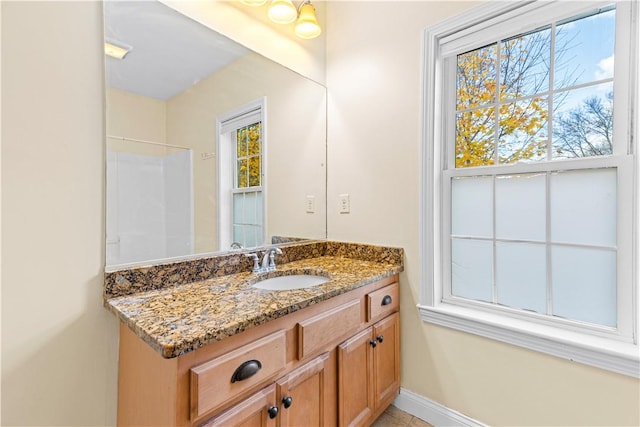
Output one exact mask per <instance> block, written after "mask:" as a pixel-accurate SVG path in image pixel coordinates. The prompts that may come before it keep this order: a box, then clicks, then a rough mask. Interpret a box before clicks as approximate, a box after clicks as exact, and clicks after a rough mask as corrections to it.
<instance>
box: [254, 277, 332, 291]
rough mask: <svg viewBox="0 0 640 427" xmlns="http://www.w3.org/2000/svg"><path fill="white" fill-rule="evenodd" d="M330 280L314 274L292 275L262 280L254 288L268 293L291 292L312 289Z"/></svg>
mask: <svg viewBox="0 0 640 427" xmlns="http://www.w3.org/2000/svg"><path fill="white" fill-rule="evenodd" d="M328 281H329V278H328V277H324V276H317V275H313V274H291V275H288V276H278V277H272V278H270V279H265V280H261V281H259V282H256V283H254V284H253V285H252V286H253V287H254V288H258V289H266V290H268V291H290V290H292V289H303V288H312V287H314V286H318V285H321V284H323V283H325V282H328Z"/></svg>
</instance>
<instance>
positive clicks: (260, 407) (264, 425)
mask: <svg viewBox="0 0 640 427" xmlns="http://www.w3.org/2000/svg"><path fill="white" fill-rule="evenodd" d="M275 403H276V386H275V384H272V385H270V386H269V387H267V388H264V389H262V390H260V391H259V392H257V393H256V394H253V395H251V396H250V397H247V398H246V399H245V400H243V401H242V402H240V403H238V404H237V405H235V406H232V407H231V408H229V409H227V410H226V411H224V412H222V413H221V414H219V415H217V416H215V417H213V418H211V419H210V420H209V421H207V422H206V423H204V424H203V425H202V427H275V426H276V420H277V418H276V415H277V414H278V407H277V406H276V405H275Z"/></svg>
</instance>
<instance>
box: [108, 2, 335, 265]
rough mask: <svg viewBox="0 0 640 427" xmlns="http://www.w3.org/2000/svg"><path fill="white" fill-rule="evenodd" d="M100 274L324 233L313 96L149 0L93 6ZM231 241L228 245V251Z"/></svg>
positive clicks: (319, 132) (320, 91) (314, 90)
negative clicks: (102, 223)
mask: <svg viewBox="0 0 640 427" xmlns="http://www.w3.org/2000/svg"><path fill="white" fill-rule="evenodd" d="M104 5H105V6H104V7H105V39H106V41H107V42H109V43H112V44H115V45H119V46H122V47H125V48H128V49H130V50H129V52H128V53H127V54H126V56H125V57H124V59H121V60H119V59H115V58H112V57H109V56H107V57H106V101H107V104H106V133H107V136H106V143H107V215H106V216H107V239H106V241H107V248H106V254H107V255H106V257H107V260H106V264H107V267H109V269H110V270H113V269H117V268H118V266H119V265H124V264H129V265H130V264H132V263H135V264H155V263H159V262H161V261H162V260H166V259H167V258H176V257H180V258H182V257H189V256H191V255H197V254H204V253H212V252H218V251H228V250H231V249H232V244H233V246H234V247H237V246H238V243H239V244H240V245H242V246H243V247H254V246H262V245H265V244H270V243H271V242H272V241H273V238H274V237H285V238H303V239H323V238H325V237H326V89H325V87H324V86H322V85H320V84H318V83H316V82H314V81H311V80H309V79H307V78H305V77H303V76H301V75H299V74H297V73H295V72H293V71H291V70H290V69H288V68H286V67H283V66H282V65H279V64H277V63H275V62H273V61H271V60H269V59H267V58H265V57H263V56H261V55H258V54H257V53H255V52H252V51H250V50H248V49H247V48H245V47H243V46H241V45H239V44H238V43H235V42H234V41H232V40H230V39H228V38H226V37H224V36H222V35H220V34H218V33H216V32H215V31H213V30H211V29H210V28H208V27H205V26H203V25H202V24H200V23H197V22H195V21H193V20H192V19H190V18H189V17H187V16H185V15H182V14H181V13H179V12H177V11H175V10H173V9H171V8H170V7H168V6H166V5H164V4H162V3H160V2H158V1H132V2H129V1H106V2H105V3H104ZM234 243H236V244H234Z"/></svg>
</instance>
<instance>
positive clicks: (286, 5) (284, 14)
mask: <svg viewBox="0 0 640 427" xmlns="http://www.w3.org/2000/svg"><path fill="white" fill-rule="evenodd" d="M268 15H269V19H271V20H272V21H273V22H275V23H276V24H289V23H291V22H293V21H295V20H296V17H297V16H298V11H297V10H296V7H295V6H294V5H293V3H292V1H291V0H272V1H271V4H270V5H269V11H268Z"/></svg>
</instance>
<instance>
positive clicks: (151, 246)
mask: <svg viewBox="0 0 640 427" xmlns="http://www.w3.org/2000/svg"><path fill="white" fill-rule="evenodd" d="M192 169H193V162H192V150H190V149H186V148H182V147H177V146H171V145H167V144H162V143H154V142H151V141H141V140H135V139H127V138H122V137H107V265H113V264H126V263H132V262H139V261H143V260H149V259H157V258H169V257H177V256H185V255H191V254H193V246H194V245H193V240H194V239H193V228H194V227H193V223H194V220H193V182H192V176H193V173H192Z"/></svg>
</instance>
